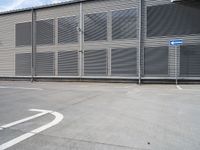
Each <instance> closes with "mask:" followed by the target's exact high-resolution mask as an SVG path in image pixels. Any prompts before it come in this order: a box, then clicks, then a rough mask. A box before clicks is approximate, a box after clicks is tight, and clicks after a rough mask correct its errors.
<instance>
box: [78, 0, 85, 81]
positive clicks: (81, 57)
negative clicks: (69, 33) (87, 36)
mask: <svg viewBox="0 0 200 150" xmlns="http://www.w3.org/2000/svg"><path fill="white" fill-rule="evenodd" d="M83 27H84V26H83V4H82V3H80V25H79V29H78V30H79V37H80V41H79V42H80V48H79V57H80V58H79V76H80V78H81V77H82V76H83V53H84V50H83V34H84V29H83Z"/></svg>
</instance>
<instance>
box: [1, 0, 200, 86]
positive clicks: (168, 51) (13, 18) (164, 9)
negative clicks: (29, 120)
mask: <svg viewBox="0 0 200 150" xmlns="http://www.w3.org/2000/svg"><path fill="white" fill-rule="evenodd" d="M172 39H182V40H183V45H181V46H178V47H176V48H175V47H174V46H171V45H170V44H169V41H170V40H172ZM5 77H6V78H8V77H9V78H22V79H23V78H30V79H31V78H59V79H64V78H65V79H66V78H69V79H70V78H75V79H76V78H77V79H80V78H81V79H132V80H136V81H139V82H141V80H151V79H153V80H175V79H181V80H199V79H200V4H199V2H195V1H194V2H191V3H187V2H177V3H172V2H171V0H77V1H76V0H75V1H72V2H66V3H61V4H58V5H49V6H44V7H37V8H32V9H24V10H16V11H10V12H3V13H1V14H0V78H5Z"/></svg>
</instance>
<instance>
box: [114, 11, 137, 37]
mask: <svg viewBox="0 0 200 150" xmlns="http://www.w3.org/2000/svg"><path fill="white" fill-rule="evenodd" d="M137 23H138V22H137V9H126V10H119V11H113V12H112V39H113V40H116V39H123V40H124V39H132V38H136V37H137Z"/></svg>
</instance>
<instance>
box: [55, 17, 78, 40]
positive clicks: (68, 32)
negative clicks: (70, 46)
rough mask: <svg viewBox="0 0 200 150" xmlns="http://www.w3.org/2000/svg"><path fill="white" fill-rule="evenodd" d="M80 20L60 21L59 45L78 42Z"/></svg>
mask: <svg viewBox="0 0 200 150" xmlns="http://www.w3.org/2000/svg"><path fill="white" fill-rule="evenodd" d="M77 27H78V18H77V17H76V16H73V17H65V18H59V19H58V43H74V42H78V31H77Z"/></svg>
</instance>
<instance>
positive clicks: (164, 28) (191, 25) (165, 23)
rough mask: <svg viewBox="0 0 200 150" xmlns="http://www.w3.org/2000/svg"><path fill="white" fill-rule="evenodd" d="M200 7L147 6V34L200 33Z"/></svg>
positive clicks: (150, 35)
mask: <svg viewBox="0 0 200 150" xmlns="http://www.w3.org/2000/svg"><path fill="white" fill-rule="evenodd" d="M199 18H200V7H196V6H192V5H184V4H166V5H159V6H150V7H148V8H147V36H148V37H152V36H167V35H187V34H198V33H200V19H199Z"/></svg>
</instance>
